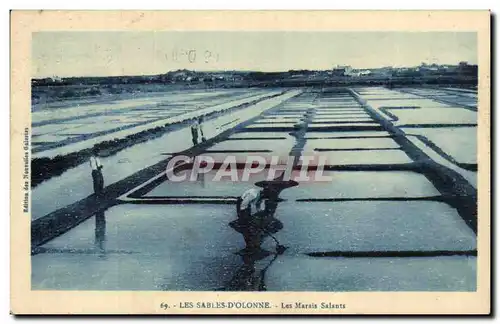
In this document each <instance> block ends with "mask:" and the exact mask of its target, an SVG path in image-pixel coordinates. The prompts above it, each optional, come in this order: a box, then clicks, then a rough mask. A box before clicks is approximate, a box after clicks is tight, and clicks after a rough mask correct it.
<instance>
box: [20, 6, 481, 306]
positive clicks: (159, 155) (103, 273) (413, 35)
mask: <svg viewBox="0 0 500 324" xmlns="http://www.w3.org/2000/svg"><path fill="white" fill-rule="evenodd" d="M11 60H12V69H11V71H12V74H11V79H12V83H11V85H12V87H11V88H12V90H11V91H12V93H11V98H12V100H11V102H12V106H11V108H10V109H11V128H12V131H11V153H12V154H11V156H12V158H11V190H12V197H11V224H12V225H11V226H12V228H11V233H12V234H11V237H12V242H11V282H12V284H11V310H12V312H13V313H14V314H162V315H165V314H241V315H243V314H257V315H264V314H312V315H340V314H489V312H490V289H491V288H490V164H489V163H490V151H489V147H490V13H489V12H488V11H454V12H453V11H311V12H308V11H265V12H264V11H263V12H259V11H239V12H233V11H192V12H181V11H144V12H138V11H121V12H120V11H13V12H12V13H11Z"/></svg>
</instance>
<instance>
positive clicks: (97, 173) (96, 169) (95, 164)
mask: <svg viewBox="0 0 500 324" xmlns="http://www.w3.org/2000/svg"><path fill="white" fill-rule="evenodd" d="M90 168H91V169H92V180H93V182H94V193H95V194H96V196H97V197H100V196H101V195H102V191H103V189H104V177H103V175H102V171H101V170H102V164H101V161H100V160H99V150H98V149H97V147H94V148H93V149H92V155H91V156H90Z"/></svg>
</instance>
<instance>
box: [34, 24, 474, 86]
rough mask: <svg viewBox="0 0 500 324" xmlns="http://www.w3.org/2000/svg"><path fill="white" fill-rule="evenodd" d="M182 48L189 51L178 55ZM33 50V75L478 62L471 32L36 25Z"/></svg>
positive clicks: (274, 69)
mask: <svg viewBox="0 0 500 324" xmlns="http://www.w3.org/2000/svg"><path fill="white" fill-rule="evenodd" d="M189 51H191V52H190V53H191V54H190V56H189V57H188V55H186V54H185V55H183V54H182V53H183V52H184V53H189ZM175 52H177V60H175V57H174V56H175V55H173V54H174V53H175ZM32 55H33V60H32V74H33V77H34V78H40V77H48V76H59V77H67V76H111V75H152V74H161V73H166V72H168V71H172V70H177V69H190V70H197V71H221V70H254V71H288V70H292V69H293V70H299V69H310V70H325V69H331V68H332V67H334V66H335V65H351V66H352V67H354V68H374V67H381V66H416V65H419V64H420V63H421V62H426V63H438V64H457V63H458V62H459V61H468V62H469V63H471V64H477V36H476V33H473V32H470V33H464V32H460V33H455V32H149V31H148V32H42V33H34V34H33V42H32ZM217 56H218V59H217Z"/></svg>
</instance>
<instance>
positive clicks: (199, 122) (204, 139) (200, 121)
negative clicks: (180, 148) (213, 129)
mask: <svg viewBox="0 0 500 324" xmlns="http://www.w3.org/2000/svg"><path fill="white" fill-rule="evenodd" d="M202 124H203V116H200V118H198V129H199V130H200V135H201V141H202V142H205V141H206V140H207V139H206V138H205V134H203V128H202V127H201V125H202Z"/></svg>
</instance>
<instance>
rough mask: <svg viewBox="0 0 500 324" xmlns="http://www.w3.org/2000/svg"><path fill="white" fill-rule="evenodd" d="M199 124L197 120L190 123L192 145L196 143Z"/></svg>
mask: <svg viewBox="0 0 500 324" xmlns="http://www.w3.org/2000/svg"><path fill="white" fill-rule="evenodd" d="M199 126H200V124H199V123H198V120H195V121H194V122H193V124H191V136H192V137H193V145H198V128H199Z"/></svg>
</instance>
